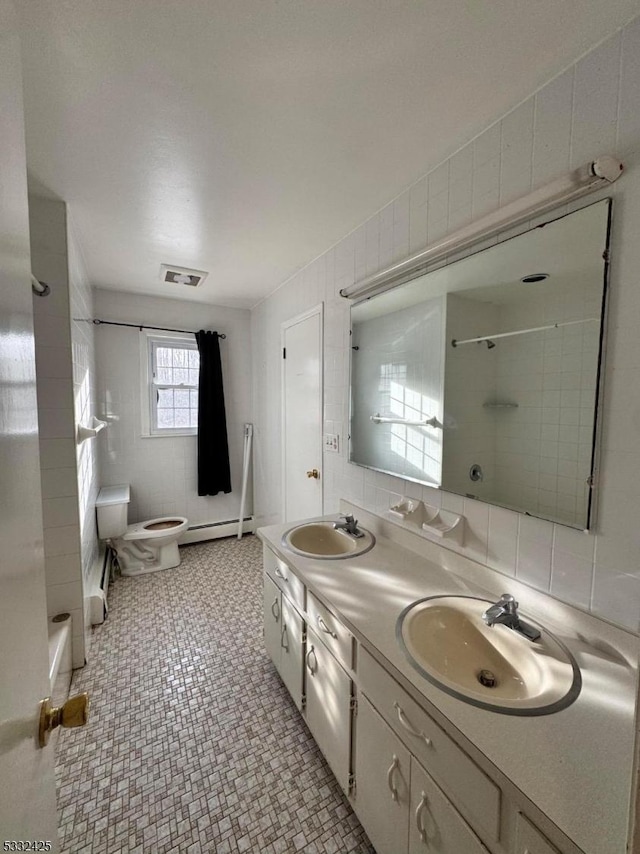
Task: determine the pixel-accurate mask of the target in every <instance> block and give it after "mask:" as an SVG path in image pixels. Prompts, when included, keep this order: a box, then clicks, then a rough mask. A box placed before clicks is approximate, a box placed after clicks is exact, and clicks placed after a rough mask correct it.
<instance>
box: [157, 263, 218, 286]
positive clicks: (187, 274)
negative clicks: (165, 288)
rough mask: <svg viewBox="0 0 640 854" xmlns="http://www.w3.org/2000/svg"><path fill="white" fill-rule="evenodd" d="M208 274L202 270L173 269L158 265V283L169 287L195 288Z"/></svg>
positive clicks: (165, 265)
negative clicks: (166, 283)
mask: <svg viewBox="0 0 640 854" xmlns="http://www.w3.org/2000/svg"><path fill="white" fill-rule="evenodd" d="M208 275H209V274H208V273H206V272H205V271H204V270H190V269H189V268H188V267H173V266H171V265H169V264H161V265H160V281H161V282H168V283H169V284H170V285H186V286H187V287H189V288H197V287H198V285H201V284H202V283H203V282H204V280H205V279H206V278H207V276H208Z"/></svg>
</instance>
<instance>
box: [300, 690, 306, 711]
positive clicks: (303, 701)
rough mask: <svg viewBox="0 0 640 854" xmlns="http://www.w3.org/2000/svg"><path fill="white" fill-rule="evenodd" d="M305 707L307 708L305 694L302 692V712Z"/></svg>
mask: <svg viewBox="0 0 640 854" xmlns="http://www.w3.org/2000/svg"><path fill="white" fill-rule="evenodd" d="M306 708H307V695H306V694H303V695H302V697H300V709H301V710H302V711H303V712H304V710H305V709H306Z"/></svg>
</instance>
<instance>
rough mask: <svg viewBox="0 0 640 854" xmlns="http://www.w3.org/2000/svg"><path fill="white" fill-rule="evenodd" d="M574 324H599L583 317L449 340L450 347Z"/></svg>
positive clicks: (591, 318) (592, 318)
mask: <svg viewBox="0 0 640 854" xmlns="http://www.w3.org/2000/svg"><path fill="white" fill-rule="evenodd" d="M576 323H600V318H599V317H585V318H584V319H583V320H564V321H560V322H559V323H550V324H549V325H548V326H533V327H532V328H531V329H515V330H514V331H513V332H497V333H496V334H495V335H481V336H480V337H479V338H465V339H464V340H462V341H460V340H459V339H458V338H452V339H451V346H452V347H459V346H460V345H461V344H475V343H478V342H482V341H493V340H494V339H495V338H511V337H512V336H514V335H528V334H529V332H544V330H545V329H559V328H560V327H561V326H574V325H575V324H576Z"/></svg>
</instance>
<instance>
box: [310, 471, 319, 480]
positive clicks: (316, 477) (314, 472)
mask: <svg viewBox="0 0 640 854" xmlns="http://www.w3.org/2000/svg"><path fill="white" fill-rule="evenodd" d="M307 477H315V479H316V480H318V478H319V477H320V472H319V471H318V469H311V471H308V472H307Z"/></svg>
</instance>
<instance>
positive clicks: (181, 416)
mask: <svg viewBox="0 0 640 854" xmlns="http://www.w3.org/2000/svg"><path fill="white" fill-rule="evenodd" d="M174 412H175V418H176V427H188V426H189V424H190V417H189V410H188V409H176V410H174Z"/></svg>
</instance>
